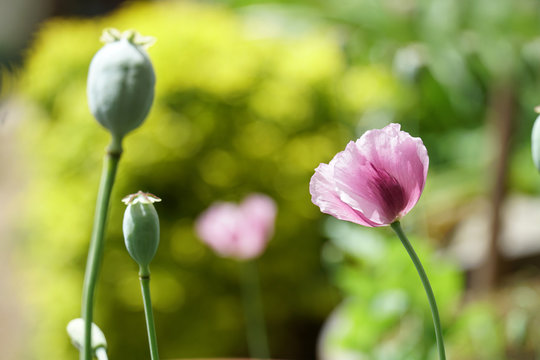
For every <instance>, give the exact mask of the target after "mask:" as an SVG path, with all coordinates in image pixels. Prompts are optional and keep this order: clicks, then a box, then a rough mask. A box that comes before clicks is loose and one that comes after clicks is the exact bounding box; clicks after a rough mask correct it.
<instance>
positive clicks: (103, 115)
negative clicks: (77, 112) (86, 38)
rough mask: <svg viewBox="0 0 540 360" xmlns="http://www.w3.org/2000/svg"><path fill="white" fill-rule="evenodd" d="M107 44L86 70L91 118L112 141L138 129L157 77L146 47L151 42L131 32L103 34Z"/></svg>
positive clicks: (108, 31) (110, 31)
mask: <svg viewBox="0 0 540 360" xmlns="http://www.w3.org/2000/svg"><path fill="white" fill-rule="evenodd" d="M102 40H104V41H105V42H106V44H105V46H103V47H102V48H101V49H100V50H99V51H98V52H97V53H96V55H94V58H93V59H92V62H91V63H90V69H89V70H88V83H87V95H88V104H89V106H90V111H91V112H92V115H94V117H95V118H96V119H97V121H99V123H100V124H101V125H103V126H104V127H105V128H107V129H108V130H109V131H110V132H111V134H112V135H113V137H116V138H119V139H121V138H123V137H124V135H126V134H127V133H128V132H130V131H131V130H133V129H135V128H137V127H139V126H140V125H141V124H142V122H143V121H144V119H145V118H146V116H147V115H148V112H149V111H150V107H151V106H152V101H153V100H154V86H155V83H156V77H155V74H154V69H153V67H152V63H151V62H150V59H149V57H148V55H147V54H146V51H145V46H147V45H149V44H150V43H151V42H152V41H153V40H151V38H145V37H141V36H140V35H138V34H137V33H135V32H134V31H126V32H124V33H123V34H120V32H119V31H118V30H114V29H108V30H105V31H104V34H103V36H102Z"/></svg>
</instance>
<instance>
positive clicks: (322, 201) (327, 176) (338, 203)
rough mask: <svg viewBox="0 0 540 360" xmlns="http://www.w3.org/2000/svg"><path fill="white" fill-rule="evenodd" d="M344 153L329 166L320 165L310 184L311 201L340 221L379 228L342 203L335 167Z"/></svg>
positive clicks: (338, 155)
mask: <svg viewBox="0 0 540 360" xmlns="http://www.w3.org/2000/svg"><path fill="white" fill-rule="evenodd" d="M342 154H343V152H341V153H338V154H337V155H336V156H335V157H334V159H332V160H331V161H330V163H329V164H320V165H319V166H318V167H317V168H316V169H315V174H314V175H313V176H312V177H311V181H310V183H309V192H310V194H311V201H312V202H313V203H314V204H315V205H317V206H318V207H319V208H320V209H321V211H322V212H323V213H325V214H329V215H332V216H334V217H336V218H338V219H340V220H345V221H350V222H353V223H356V224H360V225H364V226H370V227H374V226H379V225H378V224H376V223H374V222H373V221H371V220H370V219H368V218H367V217H366V216H365V215H364V214H362V212H359V211H356V210H355V209H353V208H352V207H351V206H350V205H348V204H347V203H345V202H344V201H342V199H341V198H340V194H339V193H338V189H337V187H336V183H335V177H334V167H335V165H336V162H337V159H339V158H340V156H341V155H342Z"/></svg>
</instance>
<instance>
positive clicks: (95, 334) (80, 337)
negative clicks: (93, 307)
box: [66, 318, 107, 352]
mask: <svg viewBox="0 0 540 360" xmlns="http://www.w3.org/2000/svg"><path fill="white" fill-rule="evenodd" d="M66 330H67V333H68V335H69V337H70V339H71V342H72V343H73V345H74V346H75V347H76V348H77V349H79V350H81V349H82V347H83V345H82V344H83V342H84V320H83V319H81V318H77V319H73V320H71V321H70V322H69V323H68V325H67V329H66ZM99 348H105V349H106V348H107V340H105V335H104V334H103V331H101V329H100V328H99V327H98V326H97V325H96V324H94V323H92V351H93V352H96V351H97V350H98V349H99Z"/></svg>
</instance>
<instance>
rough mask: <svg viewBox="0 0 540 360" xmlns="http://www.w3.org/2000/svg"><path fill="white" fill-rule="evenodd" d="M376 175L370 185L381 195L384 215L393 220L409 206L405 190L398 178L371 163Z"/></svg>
mask: <svg viewBox="0 0 540 360" xmlns="http://www.w3.org/2000/svg"><path fill="white" fill-rule="evenodd" d="M370 166H371V168H372V169H373V172H374V176H373V178H372V179H371V180H370V182H369V185H370V187H371V189H372V191H373V192H374V195H375V196H378V197H379V200H380V201H381V207H382V211H383V213H384V215H385V216H386V217H387V218H388V220H390V221H393V220H395V219H396V218H397V217H398V216H399V213H400V212H401V211H402V210H403V209H404V208H405V206H407V201H406V196H405V191H404V190H403V187H402V186H401V184H400V183H399V182H398V181H397V179H396V178H395V177H394V176H392V175H391V174H389V173H388V171H386V170H384V169H379V168H377V167H375V165H373V164H371V163H370Z"/></svg>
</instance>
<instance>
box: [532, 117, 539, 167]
mask: <svg viewBox="0 0 540 360" xmlns="http://www.w3.org/2000/svg"><path fill="white" fill-rule="evenodd" d="M531 145H532V158H533V161H534V165H535V166H536V168H537V169H538V171H540V115H539V116H538V117H537V118H536V121H535V122H534V125H533V129H532V136H531Z"/></svg>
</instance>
